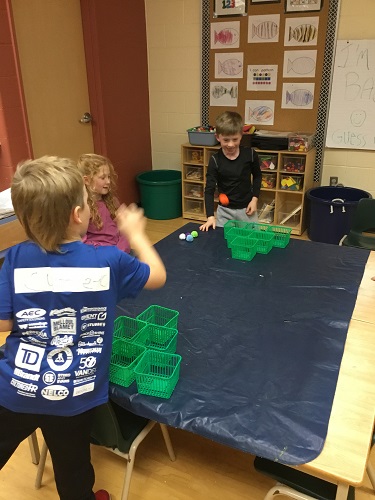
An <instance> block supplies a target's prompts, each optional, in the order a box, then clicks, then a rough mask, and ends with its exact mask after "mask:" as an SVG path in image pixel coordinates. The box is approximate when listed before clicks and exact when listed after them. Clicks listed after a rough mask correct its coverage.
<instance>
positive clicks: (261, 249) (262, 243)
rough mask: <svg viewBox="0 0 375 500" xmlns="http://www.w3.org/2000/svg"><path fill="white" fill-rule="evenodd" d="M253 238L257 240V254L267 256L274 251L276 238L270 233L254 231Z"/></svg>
mask: <svg viewBox="0 0 375 500" xmlns="http://www.w3.org/2000/svg"><path fill="white" fill-rule="evenodd" d="M252 237H253V238H256V240H257V246H256V248H257V253H264V254H267V253H269V252H270V251H271V250H272V247H273V241H274V239H275V236H274V234H273V233H271V232H270V231H253V233H252Z"/></svg>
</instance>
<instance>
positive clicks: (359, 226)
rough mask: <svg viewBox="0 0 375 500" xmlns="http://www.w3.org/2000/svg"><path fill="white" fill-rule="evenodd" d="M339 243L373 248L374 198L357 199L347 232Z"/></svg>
mask: <svg viewBox="0 0 375 500" xmlns="http://www.w3.org/2000/svg"><path fill="white" fill-rule="evenodd" d="M371 233H372V234H371ZM339 244H340V245H343V246H347V247H358V248H366V249H367V250H375V199H372V198H362V199H361V200H359V202H358V205H357V208H356V211H355V212H354V215H353V220H352V223H351V227H350V231H349V234H348V235H345V236H344V237H343V238H342V239H341V241H340V243H339Z"/></svg>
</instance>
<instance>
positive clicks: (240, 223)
mask: <svg viewBox="0 0 375 500" xmlns="http://www.w3.org/2000/svg"><path fill="white" fill-rule="evenodd" d="M248 225H249V223H248V222H245V221H241V220H228V222H226V223H225V224H224V238H225V239H226V238H227V236H228V233H229V230H230V229H232V227H237V228H238V227H239V228H243V229H244V228H246V227H247V226H248Z"/></svg>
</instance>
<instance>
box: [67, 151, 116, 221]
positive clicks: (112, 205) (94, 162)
mask: <svg viewBox="0 0 375 500" xmlns="http://www.w3.org/2000/svg"><path fill="white" fill-rule="evenodd" d="M77 165H78V168H79V171H80V172H81V175H82V176H85V177H87V179H88V180H89V183H88V184H86V188H87V195H88V199H87V203H88V206H89V207H90V217H91V221H92V222H93V224H94V225H95V226H96V227H97V228H98V229H101V228H102V227H103V221H102V218H101V217H100V214H99V211H98V205H97V203H96V199H95V196H94V193H93V191H92V189H91V187H90V184H91V182H92V180H93V177H94V175H95V174H97V173H98V172H99V169H100V167H102V166H103V165H108V168H109V174H110V181H111V184H110V189H109V190H108V193H107V194H105V195H103V196H102V200H103V201H104V203H105V205H106V207H107V208H108V210H109V213H110V214H111V217H112V219H114V218H115V217H116V210H117V208H118V206H119V202H118V200H117V198H116V189H117V174H116V171H115V168H114V166H113V165H112V163H111V161H110V160H109V159H108V158H106V157H105V156H101V155H97V154H94V153H87V154H84V155H81V156H80V157H79V158H78V162H77Z"/></svg>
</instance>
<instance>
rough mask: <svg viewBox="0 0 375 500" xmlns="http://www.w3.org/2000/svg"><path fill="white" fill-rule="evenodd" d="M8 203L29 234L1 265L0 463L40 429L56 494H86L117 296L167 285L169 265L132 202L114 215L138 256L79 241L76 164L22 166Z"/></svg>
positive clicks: (82, 203)
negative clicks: (3, 338)
mask: <svg viewBox="0 0 375 500" xmlns="http://www.w3.org/2000/svg"><path fill="white" fill-rule="evenodd" d="M11 194H12V202H13V206H14V210H15V213H16V215H17V217H18V219H19V221H20V223H21V224H22V226H23V228H24V229H25V232H26V234H27V236H28V237H29V239H30V241H27V242H25V243H21V244H19V245H16V246H15V247H13V248H11V249H10V250H9V251H8V253H7V256H6V258H5V262H4V264H3V267H2V269H1V271H0V297H1V300H0V331H8V330H10V331H11V332H10V334H9V336H8V337H7V339H6V346H5V351H4V358H3V359H1V360H0V468H2V467H3V466H4V465H5V463H6V462H7V461H8V459H9V458H10V457H11V455H12V454H13V452H14V451H15V449H16V448H17V446H18V445H19V443H20V442H21V441H23V440H24V439H25V438H27V437H28V436H29V435H30V434H31V433H32V432H33V431H35V429H37V428H38V427H40V428H41V430H42V433H43V436H44V439H45V441H46V443H47V446H48V448H49V450H50V453H51V457H52V462H53V467H54V472H55V481H56V486H57V490H58V493H59V496H60V499H62V500H94V499H96V500H108V499H109V498H110V496H109V494H108V493H107V492H106V491H105V490H99V491H98V492H96V494H94V493H93V491H92V488H93V486H94V470H93V467H92V465H91V461H90V428H91V423H92V419H93V414H94V411H95V407H96V406H98V405H101V404H103V403H105V402H106V401H107V400H108V383H109V363H110V356H111V348H112V332H113V323H114V320H115V307H116V303H118V302H119V301H120V300H122V299H124V298H126V297H135V296H137V295H138V294H139V293H140V292H141V290H142V289H143V288H148V289H152V288H158V287H161V286H163V285H164V283H165V280H166V271H165V267H164V264H163V263H162V261H161V259H160V257H159V255H158V254H157V252H156V250H155V249H154V248H153V246H152V245H151V243H150V241H149V239H148V238H147V236H146V233H145V228H146V219H145V218H144V216H143V211H142V210H140V209H138V208H137V207H136V206H135V205H130V206H129V207H125V206H124V205H123V206H121V207H120V208H119V210H118V212H117V218H116V220H117V224H118V228H119V231H120V232H121V234H123V235H124V236H125V237H126V238H127V239H128V241H129V242H130V244H131V247H132V248H133V249H134V251H135V253H136V255H137V256H138V258H135V257H131V256H130V255H128V254H126V253H124V252H122V251H120V250H119V249H118V248H116V247H111V246H108V247H98V248H95V247H93V246H91V245H85V244H84V243H82V241H81V238H82V236H83V235H84V234H85V233H86V230H87V226H88V223H89V219H90V212H89V207H88V205H87V190H86V188H85V186H84V183H83V179H82V176H81V175H80V173H79V170H78V168H77V165H76V164H75V163H74V162H73V161H72V160H69V159H66V158H58V157H48V156H44V157H42V158H39V159H36V160H28V161H26V162H24V163H22V164H20V165H19V166H18V168H17V170H16V173H15V175H14V178H13V182H12V187H11Z"/></svg>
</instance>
